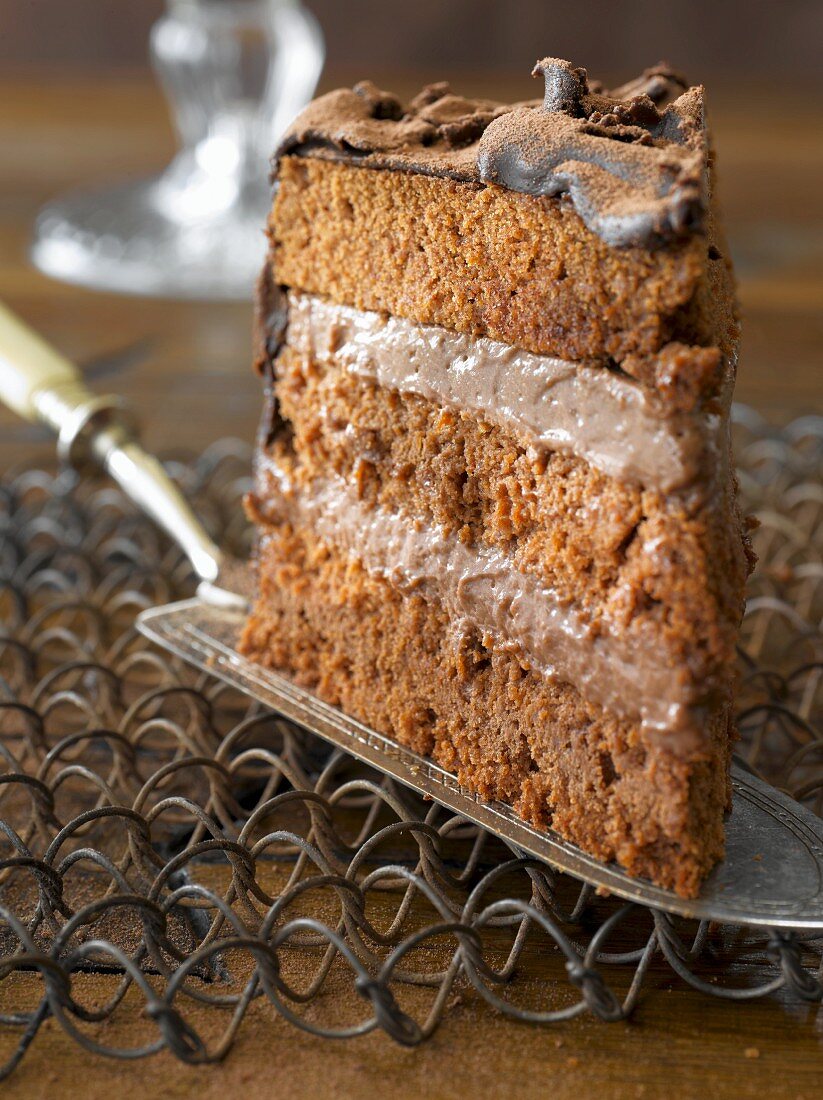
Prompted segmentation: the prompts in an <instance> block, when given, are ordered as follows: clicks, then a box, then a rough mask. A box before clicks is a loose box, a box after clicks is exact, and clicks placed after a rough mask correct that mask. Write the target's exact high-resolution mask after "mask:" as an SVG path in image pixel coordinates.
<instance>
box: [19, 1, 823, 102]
mask: <svg viewBox="0 0 823 1100" xmlns="http://www.w3.org/2000/svg"><path fill="white" fill-rule="evenodd" d="M308 7H309V8H310V9H311V10H312V11H313V12H314V13H315V14H316V15H317V16H318V18H319V19H320V22H321V24H322V26H323V30H324V33H325V36H326V42H327V47H328V62H329V68H330V70H331V71H332V72H340V73H345V72H347V71H348V70H352V71H353V72H355V73H357V74H370V73H376V74H381V75H382V74H384V73H386V72H387V71H390V70H391V69H393V68H400V69H402V70H414V71H415V72H421V71H426V70H431V71H432V72H434V73H438V74H440V75H443V74H445V73H448V74H449V75H451V76H454V75H459V73H460V72H461V71H464V72H470V73H472V75H479V74H481V73H482V74H484V75H485V76H486V77H490V76H492V75H493V74H497V73H500V74H505V75H510V74H517V73H521V72H522V73H527V72H528V70H529V68H530V67H531V65H532V63H533V62H534V60H535V59H536V58H537V57H538V56H545V55H546V54H550V55H554V56H562V57H567V58H569V59H570V60H572V61H574V62H576V63H577V64H583V65H585V66H586V67H587V68H588V69H589V71H590V72H591V73H592V74H593V75H599V76H603V77H605V78H610V79H622V78H624V77H625V76H626V75H627V74H633V73H634V72H635V71H639V70H640V69H642V68H644V67H645V66H646V65H648V64H651V63H653V62H655V61H658V60H660V59H662V58H664V59H666V60H668V61H670V62H671V63H672V64H673V65H675V66H677V67H679V68H681V69H683V70H684V71H686V72H687V74H688V75H689V76H690V77H691V78H692V79H693V80H695V81H706V82H708V81H712V82H715V83H718V82H722V83H723V84H725V83H727V82H732V81H734V80H744V81H746V82H749V81H751V82H754V83H757V84H758V85H762V84H763V83H770V82H774V83H775V84H778V83H780V84H785V83H788V84H789V85H792V86H794V85H798V84H803V85H805V84H807V83H809V82H811V81H812V80H814V79H815V78H817V77H819V76H820V73H821V55H823V0H741V2H737V3H735V2H733V0H612V2H606V0H599V2H595V0H565V2H555V0H510V2H506V0H310V3H309V4H308ZM162 10H163V3H162V0H0V64H2V65H3V66H4V67H9V66H13V67H14V68H18V67H29V66H36V67H44V68H45V67H48V68H49V69H53V68H54V67H55V66H59V67H60V68H72V67H73V68H78V69H88V68H90V67H100V68H103V69H113V68H129V69H135V68H139V67H142V66H144V65H145V64H146V46H147V35H148V29H149V27H150V26H151V24H152V22H153V21H154V20H155V19H156V18H157V17H158V15H159V14H160V13H161V12H162Z"/></svg>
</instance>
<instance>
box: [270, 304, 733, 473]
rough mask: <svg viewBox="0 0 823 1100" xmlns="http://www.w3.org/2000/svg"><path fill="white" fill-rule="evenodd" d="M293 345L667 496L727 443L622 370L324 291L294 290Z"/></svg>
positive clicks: (718, 421) (711, 425)
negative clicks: (347, 301)
mask: <svg viewBox="0 0 823 1100" xmlns="http://www.w3.org/2000/svg"><path fill="white" fill-rule="evenodd" d="M285 343H286V346H287V347H289V348H291V349H292V350H293V351H295V352H296V353H298V354H299V355H301V356H307V357H309V358H310V359H311V360H312V361H313V362H315V363H322V364H326V365H329V366H339V367H341V368H342V369H344V370H346V371H349V372H351V373H352V374H356V375H358V376H359V377H361V378H367V379H369V380H371V381H373V382H375V383H377V384H378V385H380V386H386V387H388V388H389V389H393V390H398V391H399V392H401V393H416V394H419V395H420V396H421V397H426V398H428V399H429V400H432V401H436V402H438V403H439V404H442V405H444V406H446V407H447V408H451V409H456V410H458V411H469V412H474V413H479V414H481V415H482V417H483V418H484V419H486V420H487V421H489V422H490V423H493V424H497V425H498V426H500V427H502V428H503V429H505V430H508V431H512V432H514V433H515V434H516V435H517V436H518V437H519V438H520V439H522V440H523V441H525V442H526V443H527V444H528V445H530V446H534V447H538V448H540V449H542V450H551V451H560V452H563V453H566V454H574V455H577V456H578V457H579V458H583V459H585V460H586V461H587V462H588V463H590V464H591V465H592V466H595V467H597V469H599V470H602V471H603V472H604V473H606V474H608V475H610V476H612V477H617V478H621V479H626V480H629V481H634V482H637V483H639V484H641V485H644V486H646V487H647V488H654V489H657V490H660V491H662V492H670V491H672V490H674V489H684V488H687V487H689V486H692V485H693V484H694V483H695V482H696V481H697V480H698V478H699V476H700V475H701V473H702V471H703V469H704V468H705V465H706V463H707V462H715V463H716V461H717V457H716V455H717V449H718V447H719V446H721V445H725V439H724V438H723V434H724V433H723V425H722V416H721V415H720V414H719V413H718V412H717V411H711V412H709V411H707V412H706V413H704V414H703V415H702V416H700V415H697V416H695V415H687V414H685V413H680V412H671V411H670V410H668V409H666V408H665V406H664V407H662V408H661V403H660V402H659V401H657V400H655V395H654V393H653V392H652V391H650V390H649V389H648V388H647V387H645V386H642V385H640V384H638V383H637V382H635V381H634V380H633V379H631V378H629V377H627V376H626V375H624V374H622V373H619V372H615V371H607V372H604V371H602V370H601V369H598V368H596V367H590V366H586V365H584V364H579V363H570V362H568V361H566V360H562V359H555V358H552V357H550V356H545V355H535V354H534V353H532V352H524V351H521V350H520V349H518V348H515V347H512V346H511V345H509V344H502V343H500V342H498V341H496V340H490V339H488V338H486V337H473V336H467V335H465V334H461V333H455V332H449V331H448V330H445V329H442V328H439V327H437V326H434V325H419V324H416V323H415V322H413V321H408V320H405V319H402V318H398V317H391V316H387V315H385V314H381V313H375V312H373V311H362V310H357V309H353V308H352V307H350V306H340V305H336V304H334V303H333V302H329V301H328V300H326V299H324V298H318V297H317V296H314V295H309V294H300V293H298V292H295V291H291V292H290V293H289V295H288V327H287V330H286V335H285ZM693 353H694V354H695V356H696V357H698V356H699V355H700V353H701V349H693ZM722 411H723V410H722V409H721V412H722Z"/></svg>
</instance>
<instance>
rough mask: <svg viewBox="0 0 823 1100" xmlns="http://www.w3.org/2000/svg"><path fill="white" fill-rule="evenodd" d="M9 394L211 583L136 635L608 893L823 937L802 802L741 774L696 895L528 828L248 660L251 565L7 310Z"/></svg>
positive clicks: (101, 400)
mask: <svg viewBox="0 0 823 1100" xmlns="http://www.w3.org/2000/svg"><path fill="white" fill-rule="evenodd" d="M0 397H2V398H3V400H5V402H6V403H7V404H8V405H9V406H10V407H11V408H12V409H14V410H15V411H16V412H17V413H19V414H20V415H21V416H22V417H24V419H26V420H30V421H33V422H38V423H44V424H46V425H48V426H49V427H50V428H52V429H53V430H54V431H55V432H56V433H57V434H58V451H59V453H60V455H61V458H62V459H63V460H64V461H66V462H68V463H70V464H71V465H73V466H75V467H77V468H78V469H80V470H81V471H82V470H83V469H85V468H87V467H89V466H95V465H96V466H99V467H101V468H103V469H105V470H106V471H107V472H108V473H109V474H110V476H111V477H112V478H113V479H114V480H115V481H116V482H117V483H118V484H119V485H120V487H121V488H122V489H123V491H124V492H125V493H126V494H127V495H128V496H129V497H131V499H132V500H133V501H134V502H135V503H136V504H137V505H138V506H139V507H140V508H141V509H143V511H145V512H146V514H147V515H149V516H150V517H151V518H152V519H153V520H155V522H157V523H158V524H159V525H160V526H161V527H162V528H163V529H164V530H165V531H166V532H167V533H168V534H169V535H170V536H171V538H172V539H173V540H174V541H175V542H176V543H177V544H178V545H179V546H180V548H181V549H182V550H183V552H184V553H185V554H186V556H187V557H188V558H189V560H190V562H191V564H192V566H193V568H194V570H195V572H196V574H197V576H198V577H199V578H200V584H199V587H198V598H197V599H193V600H184V601H182V602H180V603H175V604H170V605H168V606H166V607H158V608H155V609H152V610H149V611H145V612H143V613H142V614H141V615H140V616H139V617H138V620H137V626H138V628H139V629H140V630H141V632H142V633H143V634H144V635H145V636H146V637H147V638H149V639H150V640H151V641H153V642H156V643H157V644H158V645H160V646H163V647H164V648H166V649H168V650H171V651H172V652H173V653H176V654H177V655H178V656H180V657H181V658H183V660H185V661H187V662H189V663H190V664H192V665H194V666H196V667H197V668H200V669H202V670H203V671H204V672H207V673H209V674H210V675H213V676H217V677H219V678H220V679H222V680H224V681H226V682H227V683H229V684H231V685H232V686H233V687H235V688H237V689H239V690H240V691H242V692H244V693H245V694H247V695H250V696H252V697H253V698H255V699H257V700H259V701H260V702H262V703H264V704H265V705H266V706H268V707H271V708H272V709H273V710H275V711H276V712H278V713H279V714H281V715H282V716H283V717H284V718H287V719H289V720H291V721H293V722H296V723H297V724H299V725H300V726H302V727H303V728H304V729H306V730H309V731H310V732H312V733H314V734H317V735H319V736H320V737H322V738H324V739H325V740H326V741H329V742H330V743H331V744H333V745H336V746H337V747H339V748H341V749H344V750H345V751H347V752H348V753H350V754H351V755H352V756H354V757H356V758H357V759H358V760H362V761H363V762H364V763H366V764H369V765H371V766H372V767H373V768H375V769H376V770H378V771H380V772H382V773H383V774H385V775H388V776H391V777H392V778H394V779H397V780H398V781H399V782H401V783H403V784H405V785H406V786H407V787H410V788H412V789H413V790H415V791H417V792H418V793H420V794H422V795H424V796H425V797H427V798H432V799H434V800H435V801H436V802H439V803H441V804H442V805H443V806H446V807H447V808H448V809H450V810H452V811H454V812H455V813H458V814H460V815H461V816H463V817H465V818H467V819H468V820H470V821H473V822H475V823H476V824H477V825H480V826H482V827H483V828H484V829H487V830H488V831H489V832H491V833H494V834H496V835H497V836H499V837H501V838H502V839H503V840H505V841H507V842H508V843H510V844H512V845H514V846H516V847H517V848H519V849H520V850H521V851H523V852H526V853H529V854H531V855H533V856H536V857H537V858H538V859H541V860H544V861H545V862H547V863H549V864H551V865H552V866H554V867H556V868H558V869H559V870H561V871H566V872H568V873H569V874H571V875H574V876H575V877H576V878H578V879H582V880H583V881H585V882H588V883H590V884H591V885H592V886H594V887H596V888H598V889H602V890H604V891H608V892H610V893H612V894H615V895H617V896H619V897H622V898H626V899H627V900H629V901H635V902H639V903H641V904H643V905H648V906H651V907H653V908H656V909H659V910H663V911H664V912H668V913H674V914H680V915H682V916H685V917H693V918H699V919H708V920H715V921H721V922H724V923H730V924H742V925H759V926H766V927H771V928H780V927H788V928H797V929H807V930H823V821H821V820H820V819H819V818H817V817H816V816H815V815H814V814H813V813H811V812H810V811H808V810H806V809H804V807H802V806H801V805H799V804H798V803H797V802H795V801H794V800H793V799H791V798H789V797H788V796H786V795H784V794H782V793H781V792H780V791H777V790H775V789H774V788H772V787H770V786H768V785H767V784H765V783H763V782H761V781H760V780H759V779H757V778H755V777H754V776H752V775H749V774H748V773H747V772H746V771H745V770H744V769H742V768H741V767H739V766H737V765H735V766H733V768H732V785H733V807H732V812H731V815H730V818H729V820H728V823H727V830H726V858H725V860H724V861H723V863H721V864H720V865H719V866H718V867H716V868H715V869H714V871H713V872H712V873H711V875H710V876H709V877H708V879H707V880H706V882H705V883H704V885H703V888H702V891H701V894H700V897H699V898H696V899H693V900H687V899H684V898H680V897H678V896H677V895H676V894H674V893H673V892H671V891H669V890H664V889H662V888H660V887H658V886H654V885H652V884H651V883H650V882H647V881H645V880H642V879H636V878H632V877H631V876H630V875H628V874H627V873H626V872H625V871H622V870H621V869H620V868H619V867H617V866H615V865H613V864H603V863H600V862H599V861H598V860H596V859H594V858H593V857H592V856H589V855H587V854H586V853H585V852H583V851H581V850H580V849H579V848H577V847H576V846H575V845H573V844H570V843H569V842H567V841H565V840H563V839H562V838H561V837H560V836H558V835H557V834H556V833H553V832H552V831H551V830H546V829H537V828H535V827H534V826H531V825H528V824H527V823H526V822H524V821H522V820H521V819H520V818H519V817H518V816H517V815H516V814H515V812H514V810H512V809H511V807H509V806H506V805H505V804H503V803H498V802H486V801H484V800H483V799H481V798H479V797H477V796H476V795H474V794H472V793H471V792H470V791H467V790H466V789H465V788H463V787H461V786H460V784H459V783H458V781H457V778H456V777H455V776H454V775H453V774H452V773H450V772H447V771H445V770H444V769H443V768H441V767H439V766H438V765H437V764H435V763H434V762H433V761H431V760H429V759H428V758H426V757H423V756H419V755H418V754H417V753H414V752H412V751H411V750H409V749H406V748H404V747H403V746H402V745H400V744H398V742H396V741H394V740H393V739H391V738H389V737H385V736H383V735H382V734H379V733H377V732H375V731H374V730H371V729H369V728H368V727H367V726H364V725H363V724H362V723H360V722H357V721H356V720H355V719H353V718H349V717H348V716H347V715H345V714H343V713H342V711H339V710H337V709H336V708H335V707H332V706H329V705H328V704H326V703H323V702H322V701H321V700H320V699H318V698H317V697H316V696H314V695H312V694H311V692H308V691H306V690H304V689H303V688H300V687H297V686H296V685H295V684H293V683H291V682H290V681H289V680H287V679H286V678H285V677H282V676H278V675H277V674H276V673H273V672H270V671H268V670H266V669H264V668H261V667H260V666H259V665H255V664H253V663H252V662H250V661H248V660H246V659H245V658H244V657H242V656H241V655H240V654H238V653H237V652H236V649H235V645H236V640H237V637H238V633H239V631H240V629H241V627H242V625H243V622H244V617H245V614H246V611H247V608H248V602H249V598H250V596H251V589H252V581H251V575H250V570H249V568H248V565H247V564H246V563H245V562H239V561H237V560H236V559H232V558H229V557H227V556H226V555H225V554H223V552H222V551H221V550H220V548H219V547H218V546H217V545H216V544H215V543H214V542H213V541H212V540H211V539H210V538H209V536H208V535H207V533H206V532H205V530H204V529H203V527H202V526H201V524H200V523H199V521H198V520H197V518H196V517H195V515H194V513H193V512H192V511H191V508H190V507H189V505H188V504H187V502H186V501H185V499H184V498H183V496H182V494H181V493H180V490H179V489H178V488H177V486H176V485H175V484H174V483H173V482H172V480H171V479H170V478H169V476H168V474H167V473H166V472H165V470H164V469H163V467H162V466H161V464H160V463H159V462H158V460H157V459H156V458H154V457H152V456H151V455H149V454H148V453H147V452H146V451H144V450H143V448H142V447H141V446H140V445H139V443H138V442H137V440H136V437H135V432H134V426H133V424H132V422H131V420H130V418H129V417H128V416H127V414H126V412H125V410H124V408H123V405H122V402H121V401H120V400H119V399H118V398H115V397H95V396H93V395H92V394H91V393H90V392H89V391H88V390H87V389H86V387H85V386H84V384H83V381H82V379H81V377H80V375H79V373H78V372H77V370H76V368H75V367H74V366H73V365H72V364H71V363H70V362H69V361H68V360H67V359H65V358H64V357H63V356H61V355H60V354H59V353H58V352H57V351H55V350H54V349H53V348H51V347H50V346H49V345H48V344H46V343H45V342H44V341H43V340H42V339H41V338H40V337H39V336H37V335H36V334H35V333H34V332H32V331H31V330H30V329H28V328H27V327H26V326H25V325H23V324H22V322H20V321H19V320H18V319H17V318H16V317H14V315H13V314H12V313H10V312H9V311H8V310H7V309H5V307H3V306H2V305H0Z"/></svg>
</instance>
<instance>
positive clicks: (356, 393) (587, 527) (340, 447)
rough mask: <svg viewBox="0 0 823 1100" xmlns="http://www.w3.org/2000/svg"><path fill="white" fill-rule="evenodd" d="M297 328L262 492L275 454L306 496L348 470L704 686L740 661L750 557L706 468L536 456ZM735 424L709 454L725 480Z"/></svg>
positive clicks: (386, 501) (261, 468) (263, 459)
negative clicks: (318, 349)
mask: <svg viewBox="0 0 823 1100" xmlns="http://www.w3.org/2000/svg"><path fill="white" fill-rule="evenodd" d="M289 339H291V337H289V336H288V335H287V343H286V345H285V346H284V347H283V348H282V350H281V352H280V355H279V356H278V359H277V360H276V362H275V376H276V377H275V381H274V385H273V391H272V396H273V398H274V399H275V400H276V405H277V410H278V416H281V417H283V418H284V420H285V424H286V425H287V426H288V427H287V430H285V431H283V433H282V434H281V435H279V436H277V435H276V437H275V438H274V439H273V440H272V441H271V443H270V445H269V446H268V447H267V448H266V449H265V451H263V452H261V454H260V455H259V458H258V482H259V484H258V486H257V489H256V493H257V496H258V498H259V499H260V500H261V501H262V502H265V501H266V500H267V498H268V496H269V495H270V494H271V493H274V494H277V491H278V486H277V481H276V479H275V481H274V483H273V484H271V485H269V484H268V481H267V471H268V469H269V460H270V459H273V460H275V461H276V462H277V463H279V464H280V466H281V467H283V468H286V469H288V470H289V475H290V477H292V478H293V479H294V481H295V484H296V486H297V487H298V490H299V491H300V492H301V493H303V492H305V493H307V494H309V495H310V494H311V493H312V492H313V485H314V483H315V482H316V481H321V480H323V479H325V478H327V477H329V476H331V475H335V476H336V477H339V478H342V479H343V480H344V481H345V482H346V483H347V484H349V485H350V486H351V487H352V490H353V492H354V493H355V495H356V499H357V500H359V501H361V502H362V503H364V504H367V505H369V506H372V507H380V508H382V509H384V510H385V511H386V512H405V513H406V514H407V515H409V516H412V517H414V518H415V519H417V520H419V521H420V522H422V523H433V524H435V525H437V526H438V527H440V528H441V529H442V530H443V531H444V532H445V533H446V534H447V535H448V536H449V537H450V538H453V539H455V540H460V542H461V543H462V544H463V545H466V546H485V547H487V548H488V549H489V550H491V551H495V552H503V553H505V554H506V555H507V556H508V557H510V558H511V559H512V561H513V562H514V563H515V564H516V566H517V568H518V569H519V570H520V571H521V572H522V573H526V574H531V575H532V576H534V577H535V578H536V579H537V580H538V581H539V582H540V583H542V584H543V585H547V586H549V587H551V588H552V589H554V590H555V591H556V592H557V593H558V596H559V597H560V598H561V599H563V600H565V601H567V602H569V603H571V602H573V603H574V604H575V605H576V607H577V608H578V609H579V611H580V612H581V614H584V615H585V616H586V617H587V618H588V620H589V621H590V622H592V623H596V624H598V626H599V627H600V628H601V629H603V630H604V631H608V632H610V633H611V634H617V633H619V634H621V635H625V636H626V638H627V644H628V645H634V646H637V647H638V648H642V647H646V648H649V647H656V648H657V649H658V650H659V651H660V654H661V659H664V658H665V660H666V661H667V662H668V663H669V665H670V667H671V668H673V669H677V670H679V671H681V672H682V671H686V672H687V673H688V675H689V676H691V677H692V678H693V679H695V680H696V681H700V682H702V683H704V685H708V684H709V683H710V682H711V681H712V680H713V679H714V678H715V675H716V673H717V670H718V669H725V668H726V667H727V666H728V664H729V662H730V661H732V660H733V657H734V642H735V638H736V633H737V623H738V621H739V617H740V614H741V604H740V587H741V585H742V579H743V577H744V575H745V561H744V558H743V554H742V549H741V544H740V538H739V533H735V531H734V530H732V529H730V527H729V523H728V517H727V513H726V510H725V507H726V506H725V504H722V503H721V504H719V503H718V502H717V501H716V500H715V499H714V498H711V497H710V498H709V499H708V500H707V499H706V492H705V490H708V488H709V486H710V485H712V484H713V480H711V481H710V480H709V479H708V475H707V476H706V480H705V482H704V483H703V485H702V489H703V490H704V491H702V492H700V493H697V492H695V493H694V495H693V496H691V495H687V496H671V495H665V494H661V493H659V492H657V491H653V490H649V489H643V488H642V486H639V485H633V484H631V483H625V482H621V481H617V480H615V479H614V478H610V477H608V476H606V475H604V474H603V473H602V472H601V471H599V470H597V469H596V468H594V467H592V466H590V465H589V464H587V463H586V462H585V461H583V460H581V459H579V458H576V457H573V456H568V455H563V454H560V453H557V452H551V451H546V452H544V453H539V452H537V451H535V449H534V448H532V447H531V446H530V445H529V444H528V442H527V441H524V440H521V439H518V438H517V436H516V435H514V434H512V433H511V432H506V431H504V430H502V429H501V428H499V427H497V426H495V425H493V424H491V423H489V422H488V421H487V420H485V419H484V418H483V417H479V416H477V415H475V414H472V413H468V412H466V411H462V412H460V411H456V410H452V409H450V408H444V407H443V405H442V404H440V403H438V402H436V401H432V400H430V399H428V398H424V397H420V396H418V395H416V394H411V393H400V392H399V391H395V390H393V389H390V388H387V387H385V386H381V385H379V384H377V383H375V382H372V381H370V380H368V379H363V378H361V377H360V376H358V375H355V374H353V373H352V372H350V371H349V370H348V369H347V368H346V365H345V363H344V362H339V363H337V362H334V363H328V362H326V363H324V362H318V361H317V360H314V359H312V358H311V357H307V356H305V355H301V354H299V353H298V352H296V351H295V350H294V349H293V348H292V347H291V346H290V345H289V343H288V340H289ZM722 427H723V436H722V438H721V439H718V440H717V447H716V449H713V450H712V451H711V452H710V461H711V470H712V478H713V479H714V476H715V475H717V479H718V481H719V482H720V483H722V481H723V478H724V476H725V475H724V470H725V468H726V465H727V459H725V460H724V459H723V457H722V455H721V454H720V453H719V452H720V451H722V450H725V451H727V450H728V438H727V435H726V431H727V428H728V425H727V424H723V426H722ZM704 473H705V471H704ZM263 510H264V511H265V504H263ZM730 578H732V579H733V580H734V584H730V583H729V580H730ZM723 676H724V677H725V676H726V673H725V672H724V673H723Z"/></svg>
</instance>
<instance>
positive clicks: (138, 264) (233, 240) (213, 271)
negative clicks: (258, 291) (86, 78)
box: [31, 178, 266, 301]
mask: <svg viewBox="0 0 823 1100" xmlns="http://www.w3.org/2000/svg"><path fill="white" fill-rule="evenodd" d="M163 186H164V184H163V180H162V178H157V179H149V180H140V181H136V182H131V183H126V184H122V185H121V186H119V187H114V188H109V189H106V190H98V191H89V192H83V193H77V194H75V195H67V196H65V197H63V198H61V199H59V200H57V201H55V202H53V203H51V204H49V205H48V206H46V207H44V208H43V210H42V211H41V212H40V214H39V216H38V218H37V223H36V226H35V233H34V241H33V244H32V250H31V256H32V260H33V261H34V263H35V264H36V265H37V267H39V268H40V270H41V271H44V272H45V273H46V274H47V275H51V276H53V277H54V278H57V279H63V280H65V281H67V282H70V283H76V284H79V285H81V286H87V287H91V288H93V289H95V290H110V291H114V292H116V293H120V294H140V295H152V296H158V297H168V298H200V299H229V300H231V299H237V300H245V301H248V300H249V299H250V297H251V294H252V290H253V287H254V282H255V279H256V278H257V275H258V273H259V271H260V268H261V267H262V264H263V259H264V256H265V251H266V240H265V235H264V226H265V218H266V212H265V206H263V207H262V209H261V207H260V206H259V205H258V204H257V203H255V204H254V205H253V206H251V205H249V206H245V205H243V204H241V205H232V206H230V207H229V208H228V209H227V210H226V211H224V212H221V213H217V214H213V215H210V216H209V217H208V218H203V219H199V220H196V221H192V222H188V223H187V222H184V221H180V220H179V219H172V218H171V217H170V216H169V215H168V214H167V213H165V212H164V210H163V207H164V205H165V204H164V201H163V193H162V189H163Z"/></svg>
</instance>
